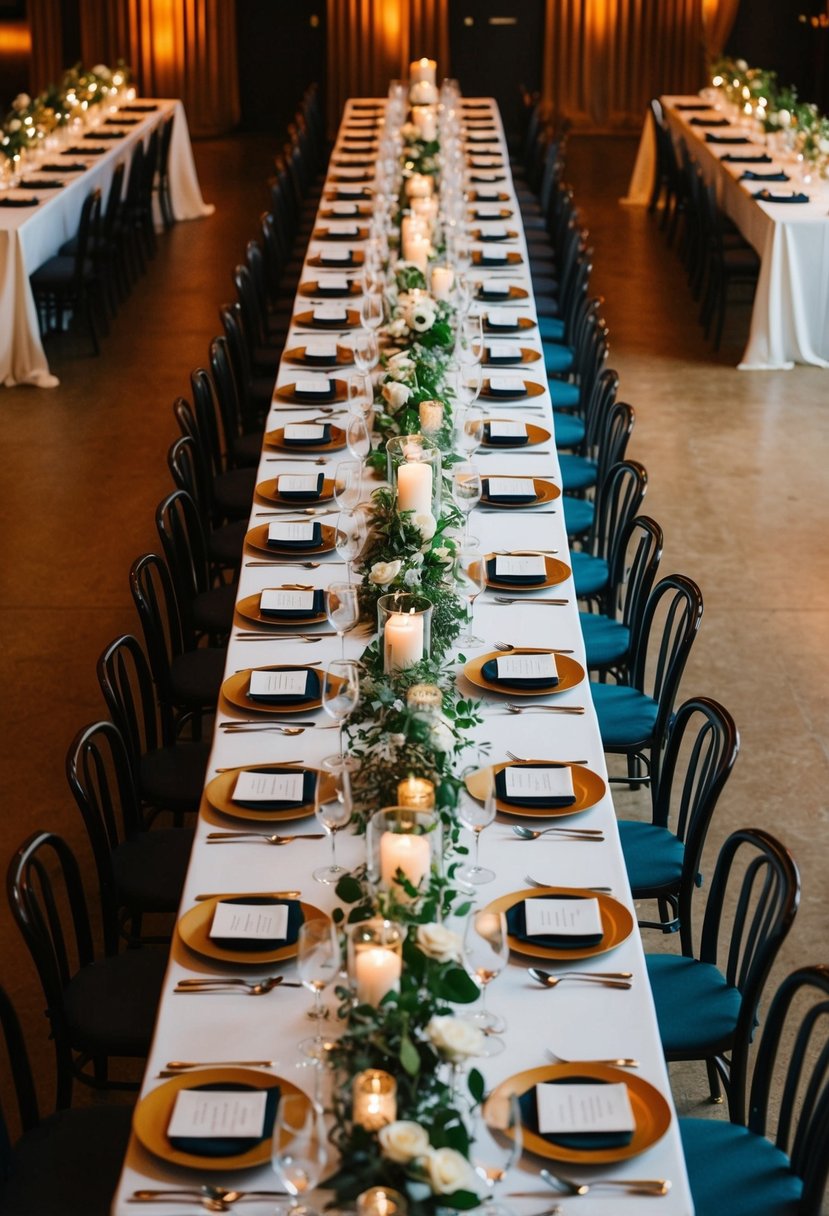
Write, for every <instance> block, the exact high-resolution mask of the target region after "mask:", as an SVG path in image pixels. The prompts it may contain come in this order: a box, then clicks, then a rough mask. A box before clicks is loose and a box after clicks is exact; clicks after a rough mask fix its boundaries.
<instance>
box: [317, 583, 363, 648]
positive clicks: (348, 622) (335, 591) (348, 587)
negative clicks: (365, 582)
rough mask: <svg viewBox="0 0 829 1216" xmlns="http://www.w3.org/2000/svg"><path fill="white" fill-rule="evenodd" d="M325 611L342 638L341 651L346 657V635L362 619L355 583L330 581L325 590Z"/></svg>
mask: <svg viewBox="0 0 829 1216" xmlns="http://www.w3.org/2000/svg"><path fill="white" fill-rule="evenodd" d="M325 612H326V615H327V617H328V623H329V624H330V625H331V628H332V629H336V631H337V634H338V636H339V639H340V653H341V656H342V658H343V659H344V658H345V635H346V634H347V633H348V631H349V629H353V628H354V626H355V625H356V624H357V621H358V620H359V619H360V602H359V597H358V592H357V588H356V587H355V585H354V584H353V583H330V584H329V585H328V587H327V588H326V591H325Z"/></svg>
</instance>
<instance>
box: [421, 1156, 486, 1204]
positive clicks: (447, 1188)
mask: <svg viewBox="0 0 829 1216" xmlns="http://www.w3.org/2000/svg"><path fill="white" fill-rule="evenodd" d="M424 1164H425V1167H426V1176H427V1178H428V1179H429V1185H430V1186H431V1188H432V1191H433V1192H434V1194H435V1195H451V1194H453V1193H454V1192H455V1191H476V1192H477V1185H476V1180H475V1172H474V1170H473V1169H472V1166H471V1165H470V1164H469V1162H468V1161H467V1159H466V1157H464V1155H463V1153H459V1152H458V1150H457V1149H456V1148H437V1149H434V1150H433V1151H432V1152H431V1153H429V1155H428V1156H427V1157H426V1158H425V1161H424Z"/></svg>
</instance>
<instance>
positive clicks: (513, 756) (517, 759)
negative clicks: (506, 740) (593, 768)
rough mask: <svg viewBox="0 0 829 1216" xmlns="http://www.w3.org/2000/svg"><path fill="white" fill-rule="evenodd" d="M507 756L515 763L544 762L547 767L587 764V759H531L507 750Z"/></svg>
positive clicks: (569, 766)
mask: <svg viewBox="0 0 829 1216" xmlns="http://www.w3.org/2000/svg"><path fill="white" fill-rule="evenodd" d="M506 755H507V758H508V759H509V760H514V761H515V762H516V764H545V765H547V767H548V768H571V767H572V766H573V765H574V764H587V763H588V762H587V760H533V759H531V758H530V757H529V756H516V754H515V752H511V751H507V753H506Z"/></svg>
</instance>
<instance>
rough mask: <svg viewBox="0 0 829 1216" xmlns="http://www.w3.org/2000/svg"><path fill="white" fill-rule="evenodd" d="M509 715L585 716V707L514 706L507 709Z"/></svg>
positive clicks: (508, 705) (511, 704) (509, 703)
mask: <svg viewBox="0 0 829 1216" xmlns="http://www.w3.org/2000/svg"><path fill="white" fill-rule="evenodd" d="M506 710H507V713H508V714H583V713H584V706H583V705H513V703H512V702H511V701H510V702H508V704H507V707H506Z"/></svg>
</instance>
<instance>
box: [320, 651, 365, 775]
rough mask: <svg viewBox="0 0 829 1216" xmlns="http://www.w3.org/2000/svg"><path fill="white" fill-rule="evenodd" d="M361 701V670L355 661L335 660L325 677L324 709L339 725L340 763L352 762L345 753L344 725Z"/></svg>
mask: <svg viewBox="0 0 829 1216" xmlns="http://www.w3.org/2000/svg"><path fill="white" fill-rule="evenodd" d="M359 699H360V668H359V664H358V663H357V662H355V660H354V659H333V660H332V661H331V662H330V663H329V664H328V667H327V669H326V671H325V673H324V676H323V683H322V707H323V709H324V710H325V712H326V713H327V714H329V715H330V717H332V718H333V719H334V721H335V722H338V723H339V727H340V756H339V759H340V762H341V763H342V764H345V765H348V764H349V763H350V761H349V760H348V757H347V756H346V755H345V753H344V751H343V725H344V723H345V720H346V718H347V717H348V716H349V714H351V713H353V712H354V708H355V706H356V704H357V702H358V700H359Z"/></svg>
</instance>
